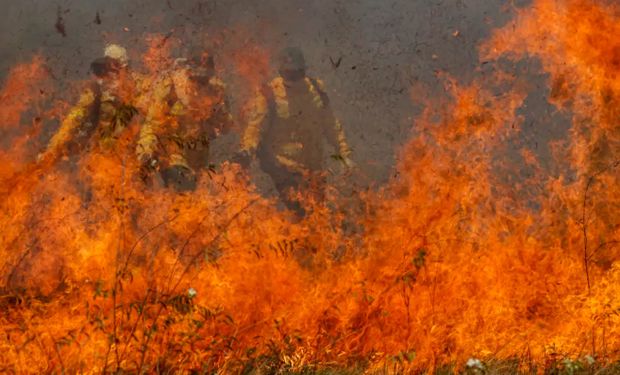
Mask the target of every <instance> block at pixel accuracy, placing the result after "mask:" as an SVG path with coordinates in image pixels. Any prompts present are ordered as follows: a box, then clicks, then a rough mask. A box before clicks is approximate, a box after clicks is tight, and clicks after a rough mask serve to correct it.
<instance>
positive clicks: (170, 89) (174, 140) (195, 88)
mask: <svg viewBox="0 0 620 375" xmlns="http://www.w3.org/2000/svg"><path fill="white" fill-rule="evenodd" d="M151 100H152V102H151V104H150V105H149V109H148V111H147V115H146V120H145V123H144V124H143V126H142V127H141V129H140V134H139V139H138V142H137V146H136V154H137V157H138V159H139V161H140V163H141V164H142V166H143V167H142V177H143V178H144V179H145V180H149V179H152V178H154V177H155V179H156V180H157V179H158V178H157V177H160V179H159V180H161V182H162V183H163V184H164V185H165V186H167V187H172V188H174V189H175V190H177V191H188V190H193V189H194V188H195V186H196V182H197V173H198V172H200V171H201V170H206V169H208V168H210V167H209V144H210V142H211V141H212V140H213V139H214V138H215V137H217V136H218V135H220V134H222V133H225V132H227V131H228V130H229V129H230V127H231V125H232V117H231V115H230V111H229V109H228V103H227V100H226V97H225V87H224V84H223V83H222V82H221V81H220V80H219V79H218V78H216V77H215V67H214V61H213V58H212V57H211V56H206V57H205V56H198V57H194V58H191V59H177V60H176V61H175V63H174V67H173V68H172V70H171V71H169V72H167V73H165V74H163V75H162V76H161V77H160V78H159V80H158V82H156V83H155V84H154V88H153V95H152V98H151Z"/></svg>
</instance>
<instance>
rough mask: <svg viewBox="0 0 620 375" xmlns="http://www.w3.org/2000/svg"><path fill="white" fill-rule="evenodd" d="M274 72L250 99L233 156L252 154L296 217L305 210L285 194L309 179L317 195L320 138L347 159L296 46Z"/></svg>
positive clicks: (320, 89)
mask: <svg viewBox="0 0 620 375" xmlns="http://www.w3.org/2000/svg"><path fill="white" fill-rule="evenodd" d="M279 73H280V75H279V76H278V77H276V78H275V79H273V80H272V81H271V82H269V84H267V85H266V86H265V87H263V88H262V89H261V91H260V92H258V93H257V95H256V97H255V99H254V100H253V101H252V102H251V105H250V106H249V108H248V112H247V115H248V124H247V128H246V130H245V132H244V134H243V135H242V138H241V151H240V153H238V154H237V155H236V157H235V160H234V161H236V162H238V163H239V164H241V165H243V166H247V165H248V164H249V163H250V161H251V159H252V158H254V157H256V158H257V159H258V161H259V163H260V167H261V169H262V170H263V171H264V172H265V173H267V174H268V175H269V176H270V177H271V178H272V180H273V182H274V185H275V187H276V189H277V191H278V193H279V195H280V198H281V200H282V201H283V203H284V204H285V205H286V206H287V207H288V208H289V209H291V210H293V211H294V212H296V214H297V215H298V216H300V217H302V216H304V215H305V212H304V210H303V209H302V208H301V206H300V204H299V202H298V201H297V200H295V199H291V197H290V193H291V189H298V188H299V187H301V186H303V185H305V184H306V183H310V184H312V185H315V186H313V187H314V191H315V193H316V192H318V194H319V198H322V187H321V185H322V184H323V181H322V177H320V175H321V172H322V171H323V169H324V163H323V161H324V155H323V143H324V140H326V141H327V142H328V143H329V144H330V145H331V146H332V147H333V148H334V149H335V155H334V156H335V158H337V159H339V160H341V161H342V162H343V163H344V164H345V165H346V166H348V167H350V166H352V165H353V162H352V161H351V159H349V156H350V154H351V150H350V148H349V146H348V145H347V142H346V138H345V135H344V132H343V129H342V126H341V124H340V122H339V121H338V119H337V118H336V117H335V116H334V114H333V112H332V109H331V107H330V103H329V98H328V97H327V94H326V93H325V88H324V85H323V82H321V81H320V80H318V79H314V78H311V77H308V76H307V75H306V63H305V60H304V56H303V54H302V52H301V50H299V49H298V48H293V47H289V48H286V49H285V50H283V51H282V53H281V56H280V67H279Z"/></svg>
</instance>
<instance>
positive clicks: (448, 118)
mask: <svg viewBox="0 0 620 375" xmlns="http://www.w3.org/2000/svg"><path fill="white" fill-rule="evenodd" d="M515 12H516V17H515V19H514V20H513V22H512V23H510V24H509V25H507V26H505V27H504V28H501V29H498V30H496V31H495V32H494V33H493V35H492V36H491V38H490V39H489V40H488V41H487V42H485V43H484V44H483V45H482V46H481V47H480V55H481V61H485V62H488V61H491V62H493V61H495V60H498V59H506V58H507V59H509V60H513V61H518V60H522V59H536V60H537V61H539V62H540V66H541V69H542V71H543V72H544V73H546V74H547V75H548V87H549V96H548V100H549V103H550V104H551V105H553V106H554V107H555V108H556V110H557V111H561V112H562V113H564V114H566V116H568V117H569V118H570V120H571V129H570V132H569V134H568V138H567V141H565V142H561V141H557V142H554V143H553V144H552V145H551V146H550V147H551V148H552V151H553V154H555V155H570V158H569V163H568V164H569V165H568V168H566V169H565V170H564V171H563V172H562V173H561V174H559V175H557V176H556V175H551V174H549V173H546V172H545V171H544V168H543V167H542V166H541V164H542V163H541V162H540V160H538V156H537V155H536V153H535V152H534V151H533V150H529V149H525V148H524V149H521V150H520V152H519V157H520V162H521V165H522V166H525V167H527V168H529V169H528V170H532V171H533V172H532V175H530V176H528V177H527V178H515V179H513V180H512V181H513V182H515V181H516V182H515V183H514V184H513V183H511V182H510V181H509V182H507V181H505V180H503V179H502V178H501V177H502V176H501V174H502V173H504V172H503V171H505V170H511V168H512V169H514V168H517V166H516V165H515V164H513V163H511V162H509V161H507V160H503V159H501V158H499V157H498V155H502V153H503V152H504V151H505V150H506V147H505V146H504V145H505V144H506V143H507V142H510V141H511V140H512V139H514V137H516V136H518V134H519V132H523V131H524V130H523V129H522V126H521V125H522V124H523V121H524V118H523V115H522V114H521V113H522V109H523V108H524V102H525V100H526V98H527V96H528V94H529V93H530V92H529V90H530V88H529V85H527V84H526V83H525V82H523V81H522V79H521V78H519V77H517V76H515V75H514V74H510V73H509V72H506V71H503V70H501V69H500V68H499V64H498V68H497V69H496V70H495V72H494V73H493V74H490V75H487V76H483V77H481V78H478V79H475V80H473V81H472V82H470V83H467V84H463V83H460V82H459V80H458V79H457V78H454V77H449V76H447V75H444V76H442V78H443V81H444V82H445V91H446V97H445V98H434V99H428V100H427V102H426V103H425V110H424V111H423V113H422V114H421V115H420V116H419V118H418V119H417V120H416V123H415V134H414V135H413V137H412V139H411V140H409V142H408V143H407V144H406V145H405V146H404V147H403V148H402V150H400V151H399V155H400V158H399V159H400V162H399V164H398V165H397V171H398V175H397V176H396V177H394V178H393V179H392V180H391V181H390V182H389V184H387V185H386V186H384V187H383V188H381V189H380V190H378V191H375V192H365V193H359V196H357V197H355V198H356V200H355V201H356V204H357V205H358V207H357V208H356V209H355V210H353V211H351V210H349V209H348V208H347V206H346V204H348V203H347V200H346V199H347V197H345V196H343V193H341V192H339V190H338V189H336V188H332V189H330V190H329V191H328V194H327V200H326V201H325V202H317V201H314V200H312V198H311V197H303V196H302V201H303V203H304V204H305V205H306V206H308V210H307V211H308V212H310V214H309V215H308V216H307V217H306V218H304V219H303V220H301V221H300V222H293V221H292V220H291V217H290V214H289V213H287V212H282V211H279V210H278V209H277V208H276V207H275V204H274V202H273V201H272V200H269V199H266V198H264V197H262V196H261V195H260V194H259V193H258V192H257V190H256V188H255V187H254V186H253V185H252V183H251V181H250V180H249V178H248V176H247V175H246V173H244V172H243V171H242V170H241V169H240V168H239V166H238V165H235V164H231V163H224V164H223V165H222V166H221V167H219V168H218V170H217V171H215V172H213V171H208V172H203V173H202V174H201V176H200V178H199V183H198V186H197V188H196V190H195V191H193V192H191V193H184V194H177V193H175V192H173V191H170V190H166V189H157V188H148V187H145V186H144V183H143V182H142V181H141V180H140V179H139V178H138V177H137V171H138V170H139V167H140V166H139V165H138V161H137V160H135V157H134V147H135V146H134V143H133V140H134V139H135V136H136V134H137V133H138V128H139V124H140V121H141V120H142V119H141V118H140V116H138V118H135V119H133V120H132V122H131V124H129V125H128V129H127V132H125V133H124V135H123V136H122V137H120V138H119V139H118V140H117V141H118V143H117V145H116V148H115V152H106V151H105V150H103V149H100V148H92V149H89V150H88V151H87V152H85V153H84V154H83V155H82V156H81V157H80V160H79V161H77V163H76V165H67V164H62V163H56V162H45V163H40V162H37V161H36V160H35V157H34V156H32V155H31V154H32V152H30V151H29V150H28V148H29V147H33V145H32V144H31V143H29V142H23V141H14V142H13V143H12V144H11V147H10V148H9V149H7V150H6V151H4V152H3V154H2V160H10V159H8V158H11V157H12V156H11V155H20V156H19V157H18V158H15V160H20V162H19V163H17V164H14V165H15V166H14V167H12V168H13V169H12V170H11V171H10V172H5V170H2V173H1V174H0V178H2V180H1V185H2V188H1V189H0V191H1V192H2V194H3V198H4V199H3V201H2V203H0V204H1V206H2V215H1V216H0V223H1V227H2V228H3V233H2V235H1V236H0V270H1V271H2V272H1V273H0V275H2V279H1V280H0V291H2V295H1V296H0V322H1V323H2V327H3V330H2V335H1V336H0V348H1V350H0V359H1V363H2V364H3V365H2V366H4V367H0V369H2V371H8V372H19V373H22V372H24V373H26V372H31V373H38V372H60V371H62V372H65V371H66V372H78V371H80V372H81V371H84V372H108V371H110V372H116V371H129V372H159V371H162V372H165V371H175V372H176V371H179V372H181V371H183V372H189V371H215V370H219V371H220V372H223V373H237V372H240V371H242V370H243V369H244V368H245V369H249V368H261V369H263V370H265V371H268V370H269V369H272V370H275V369H280V370H283V371H301V370H304V369H306V370H307V369H313V368H320V367H335V368H339V367H351V368H353V367H356V366H361V367H362V369H363V370H364V371H367V372H372V371H384V372H388V373H392V372H398V371H403V372H421V371H425V370H429V371H433V370H435V369H439V368H443V367H445V366H450V365H455V366H456V368H463V367H464V366H466V364H467V363H469V365H470V366H474V365H475V366H478V362H476V360H473V359H472V358H480V359H482V360H484V361H486V360H489V361H505V363H514V367H513V371H516V370H517V369H521V370H539V371H540V370H541V369H545V368H549V367H551V366H559V361H560V360H561V359H571V360H577V359H583V358H585V357H586V356H589V357H588V358H592V359H593V360H595V361H597V362H599V363H601V364H606V363H611V362H613V361H617V360H618V359H620V357H619V353H620V318H619V315H618V311H619V310H620V301H619V300H618V295H619V292H620V291H619V289H618V288H619V286H620V267H619V266H618V263H617V259H618V258H617V257H618V253H617V252H618V248H620V246H618V242H619V241H620V233H619V228H620V225H619V223H618V221H617V220H618V219H617V212H618V207H620V189H619V188H618V186H619V184H618V173H620V166H619V162H618V160H620V159H619V155H618V147H617V145H618V144H620V130H619V129H620V128H619V127H618V123H617V120H618V108H620V107H619V106H618V101H619V99H618V95H619V94H618V92H619V90H620V86H619V85H620V83H619V81H618V77H619V75H618V74H619V73H620V41H618V38H617V35H618V34H619V33H620V18H619V17H618V14H620V8H618V7H617V6H616V5H601V4H599V3H595V2H592V1H588V0H566V1H560V0H536V1H534V3H533V4H532V5H531V6H530V7H528V8H525V9H516V10H515ZM148 43H149V46H150V48H149V49H148V52H147V53H146V54H145V56H144V57H143V60H144V61H143V65H144V67H145V68H146V71H147V73H145V76H144V77H143V81H142V82H143V83H144V84H145V87H152V86H149V84H150V83H152V82H155V81H156V80H157V79H158V77H159V76H158V75H159V74H161V71H162V70H165V69H170V68H171V67H173V66H174V61H173V60H172V58H171V57H170V56H172V54H171V53H170V50H169V49H170V48H172V47H170V46H169V45H168V44H175V43H176V42H174V41H172V40H170V41H168V39H167V38H166V37H162V36H154V37H152V38H149V39H148ZM254 51H255V52H256V53H257V54H258V55H257V57H256V61H258V63H257V64H249V63H248V61H249V60H248V59H249V57H248V54H247V53H245V54H244V53H240V54H239V55H237V56H235V57H234V58H232V60H233V61H236V62H237V64H236V65H235V73H236V74H239V75H242V76H243V79H245V80H246V81H247V83H246V84H247V85H248V86H249V87H250V88H251V89H256V88H257V87H258V85H259V82H260V81H261V80H263V76H264V75H266V74H267V73H266V72H267V70H268V56H269V54H268V53H267V52H266V51H265V50H263V49H259V48H255V49H254ZM246 52H247V51H246ZM41 64H42V61H41V60H40V59H38V58H37V59H34V60H33V62H32V63H31V64H26V65H23V66H20V67H17V68H15V69H14V70H13V72H12V73H11V75H10V76H9V78H8V79H7V80H6V82H5V83H4V87H3V88H2V91H1V94H0V97H1V98H2V101H3V104H4V103H8V104H9V105H4V106H3V108H0V111H1V112H0V129H2V130H5V129H9V130H13V131H17V130H19V129H21V128H23V127H25V126H30V124H22V123H21V119H22V115H23V114H24V113H25V112H26V111H27V110H28V109H29V108H30V107H32V106H33V105H34V103H35V101H36V100H35V99H33V97H35V96H36V90H35V89H34V88H33V87H30V86H23V85H21V82H22V81H24V80H23V78H20V77H23V76H24V75H25V76H28V77H40V76H41V75H44V74H45V73H44V72H45V70H44V69H42V65H41ZM78 86H80V85H76V87H78ZM133 89H135V87H132V88H131V89H127V90H123V92H124V93H125V95H127V96H132V95H135V92H136V91H132V90H133ZM147 91H148V90H147ZM19 98H25V99H24V100H21V99H19ZM142 99H143V102H141V103H142V104H140V105H144V106H149V105H158V104H157V103H152V100H151V99H152V98H151V97H149V96H145V97H143V98H142ZM207 102H208V100H207ZM544 125H545V124H541V126H544ZM36 146H37V147H40V146H41V145H39V144H37V145H36ZM27 151H28V152H27ZM29 152H30V153H29ZM28 155H30V156H31V159H32V160H30V161H28V160H26V159H27V157H28ZM558 164H560V165H561V161H558ZM498 171H500V172H498ZM302 195H303V194H302ZM352 212H354V213H355V214H353V213H352ZM468 359H469V361H468ZM472 364H473V365H472Z"/></svg>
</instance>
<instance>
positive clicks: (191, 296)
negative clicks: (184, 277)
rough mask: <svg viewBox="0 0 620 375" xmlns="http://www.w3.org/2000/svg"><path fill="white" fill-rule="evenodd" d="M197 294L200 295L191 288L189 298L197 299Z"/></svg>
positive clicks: (188, 291) (188, 293)
mask: <svg viewBox="0 0 620 375" xmlns="http://www.w3.org/2000/svg"><path fill="white" fill-rule="evenodd" d="M197 294H198V292H196V289H194V288H189V289H188V290H187V296H188V297H189V298H194V297H196V295H197Z"/></svg>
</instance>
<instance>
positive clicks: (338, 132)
mask: <svg viewBox="0 0 620 375" xmlns="http://www.w3.org/2000/svg"><path fill="white" fill-rule="evenodd" d="M316 84H317V86H318V89H319V91H320V94H321V98H322V101H323V107H324V109H325V111H326V116H327V121H326V122H325V123H324V126H325V127H326V128H325V129H324V130H325V135H326V138H327V141H328V142H329V143H330V144H331V145H332V147H334V149H335V150H336V152H337V155H335V156H336V157H337V158H338V159H341V160H342V161H343V162H344V164H346V165H347V166H348V167H353V166H354V165H355V163H354V162H353V161H352V160H351V159H350V156H351V148H350V147H349V144H348V142H347V137H346V136H345V133H344V129H343V127H342V123H341V122H340V120H339V119H338V118H337V117H336V116H335V115H334V112H333V110H332V108H331V105H330V103H329V99H328V97H327V94H326V93H325V85H324V84H323V81H321V80H318V79H317V80H316Z"/></svg>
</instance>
